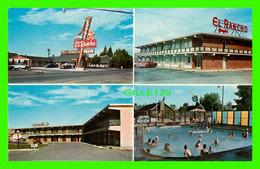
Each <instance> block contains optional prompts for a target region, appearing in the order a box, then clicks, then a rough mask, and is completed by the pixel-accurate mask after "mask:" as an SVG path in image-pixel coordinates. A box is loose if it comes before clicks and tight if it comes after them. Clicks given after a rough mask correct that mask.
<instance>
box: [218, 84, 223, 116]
mask: <svg viewBox="0 0 260 169" xmlns="http://www.w3.org/2000/svg"><path fill="white" fill-rule="evenodd" d="M218 88H220V86H218ZM221 110H222V111H223V110H224V85H222V103H221Z"/></svg>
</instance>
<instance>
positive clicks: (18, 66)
mask: <svg viewBox="0 0 260 169" xmlns="http://www.w3.org/2000/svg"><path fill="white" fill-rule="evenodd" d="M13 66H14V69H19V70H20V69H27V68H31V67H30V66H27V65H22V64H17V65H13Z"/></svg>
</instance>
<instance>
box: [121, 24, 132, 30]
mask: <svg viewBox="0 0 260 169" xmlns="http://www.w3.org/2000/svg"><path fill="white" fill-rule="evenodd" d="M118 27H119V29H120V30H126V29H132V28H133V24H129V25H119V26H118Z"/></svg>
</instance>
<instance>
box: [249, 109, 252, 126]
mask: <svg viewBox="0 0 260 169" xmlns="http://www.w3.org/2000/svg"><path fill="white" fill-rule="evenodd" d="M249 126H252V111H250V112H249Z"/></svg>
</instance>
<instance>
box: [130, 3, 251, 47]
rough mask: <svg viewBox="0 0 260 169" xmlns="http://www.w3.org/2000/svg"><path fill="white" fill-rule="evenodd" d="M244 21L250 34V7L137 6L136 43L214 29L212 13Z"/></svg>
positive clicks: (213, 15)
mask: <svg viewBox="0 0 260 169" xmlns="http://www.w3.org/2000/svg"><path fill="white" fill-rule="evenodd" d="M215 16H216V17H218V18H220V19H222V20H223V19H228V20H229V21H230V22H233V23H238V24H242V25H246V26H247V27H248V33H247V34H246V37H247V38H252V9H251V8H136V9H135V46H140V45H144V44H148V43H152V42H157V41H162V40H167V39H171V38H175V37H179V36H185V35H190V34H193V33H197V32H206V33H214V31H215V27H214V26H213V24H212V19H213V17H215Z"/></svg>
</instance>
